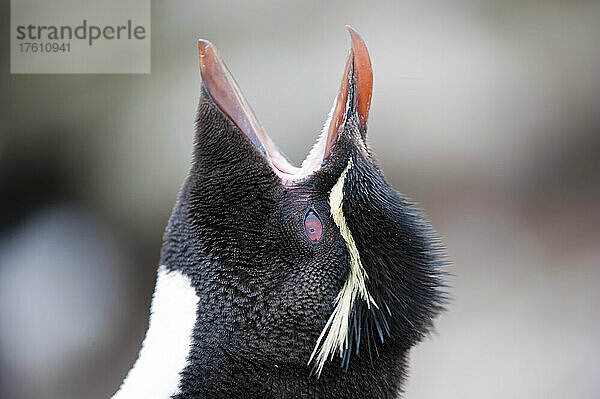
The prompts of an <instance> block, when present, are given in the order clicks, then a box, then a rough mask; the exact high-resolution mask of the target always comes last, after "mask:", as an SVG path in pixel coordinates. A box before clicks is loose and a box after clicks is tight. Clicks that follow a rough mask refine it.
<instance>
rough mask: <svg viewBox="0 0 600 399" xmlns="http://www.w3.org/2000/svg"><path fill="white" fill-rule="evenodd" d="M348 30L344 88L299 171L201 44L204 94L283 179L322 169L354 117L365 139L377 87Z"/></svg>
mask: <svg viewBox="0 0 600 399" xmlns="http://www.w3.org/2000/svg"><path fill="white" fill-rule="evenodd" d="M346 29H347V30H348V32H349V33H350V38H351V40H352V47H351V49H350V55H349V56H348V61H347V62H346V68H345V70H344V76H343V78H342V83H341V85H340V90H339V93H338V95H337V97H336V100H335V102H334V105H333V109H332V112H331V116H330V118H329V120H328V122H327V124H326V126H325V128H324V134H323V135H321V137H320V138H319V141H318V142H317V143H316V144H315V148H314V149H313V151H311V153H310V154H309V155H308V157H307V159H306V160H305V161H304V162H303V163H302V166H301V167H300V168H297V167H294V166H292V165H291V164H290V163H289V161H288V160H287V159H286V158H285V156H283V155H282V154H281V153H280V152H279V150H278V149H277V147H276V146H275V144H274V143H273V141H272V140H271V138H270V137H269V136H268V135H267V134H266V132H265V130H264V129H263V127H262V126H261V124H260V122H259V121H258V119H257V118H256V115H255V114H254V111H253V110H252V108H251V107H250V105H248V103H247V102H246V99H245V98H244V96H243V94H242V92H241V90H240V88H239V86H238V85H237V83H236V82H235V79H234V78H233V76H232V75H231V73H230V72H229V70H228V69H227V66H226V65H225V63H224V62H223V60H222V58H221V56H220V55H219V53H218V52H217V49H216V48H215V47H214V46H213V44H212V43H210V42H209V41H208V40H204V39H200V40H199V41H198V50H199V53H200V74H201V77H202V86H203V89H204V92H205V93H206V94H207V95H208V96H209V98H210V99H211V100H212V101H213V102H214V104H215V105H216V106H217V107H218V108H219V109H220V110H221V112H223V113H224V114H225V115H226V116H227V117H228V118H229V119H230V120H231V121H232V122H233V123H234V124H235V125H236V126H237V127H238V128H239V129H240V130H241V132H242V133H243V134H245V135H246V137H248V139H249V140H250V141H251V142H252V143H253V144H254V146H255V147H256V148H257V149H258V150H259V151H260V152H262V153H263V155H265V157H266V158H267V160H268V161H269V163H270V164H271V166H272V168H273V170H274V171H275V172H276V174H277V175H279V176H280V177H281V178H282V180H284V181H290V180H299V179H301V178H304V177H306V176H308V175H309V174H311V173H313V172H315V171H316V170H318V169H319V168H320V167H321V166H322V165H324V164H325V163H326V161H327V160H328V159H329V157H330V156H331V154H332V152H333V150H334V147H335V144H336V142H337V139H338V137H339V133H340V131H341V130H342V129H343V126H344V124H345V123H346V122H347V121H348V120H350V119H351V118H355V119H356V120H357V124H358V129H359V131H360V133H361V136H362V138H363V139H364V137H365V135H366V130H367V119H368V116H369V109H370V106H371V93H372V89H373V70H372V67H371V59H370V58H369V53H368V51H367V47H366V45H365V42H364V41H363V39H362V38H361V37H360V35H359V34H358V33H357V32H356V31H355V30H354V29H353V28H351V27H350V26H346Z"/></svg>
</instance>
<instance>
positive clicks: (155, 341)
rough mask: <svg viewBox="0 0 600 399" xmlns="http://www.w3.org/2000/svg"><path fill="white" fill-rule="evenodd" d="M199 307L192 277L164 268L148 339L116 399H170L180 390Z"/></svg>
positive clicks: (153, 304) (152, 310)
mask: <svg viewBox="0 0 600 399" xmlns="http://www.w3.org/2000/svg"><path fill="white" fill-rule="evenodd" d="M197 305H198V297H197V296H196V292H195V290H194V288H193V287H192V284H191V281H190V279H189V277H187V276H185V275H184V274H182V273H181V272H178V271H167V269H166V267H165V266H160V267H159V269H158V277H157V280H156V289H155V291H154V297H153V298H152V307H151V314H150V325H149V327H148V331H147V332H146V338H145V339H144V342H143V344H142V349H141V350H140V354H139V357H138V359H137V361H136V362H135V364H134V365H133V368H132V369H131V370H130V371H129V374H128V375H127V377H126V378H125V380H124V381H123V384H121V388H120V389H119V391H118V392H117V393H116V394H115V395H114V396H113V397H112V399H139V398H144V399H167V398H170V397H171V396H172V395H175V394H176V393H177V392H178V391H179V380H180V375H179V373H180V372H181V371H182V370H183V369H184V367H185V366H186V363H187V356H188V353H189V351H190V346H191V342H192V331H193V328H194V324H195V322H196V307H197Z"/></svg>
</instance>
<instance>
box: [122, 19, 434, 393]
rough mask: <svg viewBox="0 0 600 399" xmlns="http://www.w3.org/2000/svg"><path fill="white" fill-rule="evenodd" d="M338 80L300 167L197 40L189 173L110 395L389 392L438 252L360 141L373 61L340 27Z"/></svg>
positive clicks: (430, 310) (411, 341)
mask: <svg viewBox="0 0 600 399" xmlns="http://www.w3.org/2000/svg"><path fill="white" fill-rule="evenodd" d="M348 31H349V32H350V36H351V40H352V47H351V50H350V55H349V57H348V61H347V64H346V68H345V71H344V75H343V78H342V84H341V87H340V91H339V93H338V95H337V97H336V99H335V101H334V105H333V109H332V110H331V113H330V115H329V118H328V120H327V122H326V123H325V126H324V129H323V133H322V134H321V136H320V137H319V139H318V141H317V143H316V144H315V146H314V147H313V149H312V150H311V151H310V153H309V155H308V156H307V158H306V160H305V161H304V162H303V163H302V166H301V167H299V168H297V167H294V166H292V165H290V163H289V162H288V161H287V160H286V158H285V157H284V156H283V155H282V154H281V153H280V152H279V151H278V150H277V148H276V147H275V145H274V144H273V142H272V141H271V139H270V138H269V136H267V134H266V133H265V132H264V130H263V128H262V127H261V125H260V124H259V122H258V120H257V119H256V117H255V115H254V113H253V112H252V110H251V108H250V107H249V105H248V104H247V102H246V100H245V99H244V97H243V96H242V93H241V91H240V89H239V88H238V86H237V84H236V83H235V81H234V79H233V77H232V76H231V74H230V72H229V71H228V69H227V67H226V66H225V64H224V63H223V61H222V59H221V58H220V56H219V55H218V53H217V51H216V49H215V47H214V46H213V45H212V44H211V43H210V42H208V41H206V40H200V41H199V44H198V46H199V50H200V71H201V76H202V88H201V95H200V105H199V107H198V114H197V117H196V132H195V137H194V141H195V145H194V150H193V162H192V167H191V170H190V173H189V175H188V177H187V179H186V181H185V183H184V184H183V187H182V189H181V192H180V194H179V199H178V201H177V203H176V205H175V207H174V209H173V213H172V216H171V218H170V220H169V223H168V226H167V228H166V231H165V234H164V245H163V247H162V252H161V259H160V266H159V268H158V277H157V283H156V290H155V293H154V297H153V300H152V309H151V317H150V324H149V328H148V332H147V334H146V338H145V340H144V343H143V346H142V349H141V351H140V355H139V358H138V360H137V362H136V363H135V365H134V367H133V368H132V369H131V371H130V372H129V374H128V376H127V377H126V379H125V380H124V382H123V384H122V386H121V388H120V390H119V391H118V392H117V393H116V394H115V395H114V396H113V398H114V399H132V398H139V399H142V398H144V399H148V398H156V399H165V398H176V399H191V398H361V399H364V398H393V397H397V396H398V395H399V394H400V393H401V392H402V383H403V380H404V378H405V375H406V366H407V359H408V353H409V350H410V348H411V347H412V346H413V345H415V344H416V343H418V342H419V341H420V340H421V339H422V338H423V337H424V336H425V335H426V334H427V333H428V332H429V331H430V329H431V327H432V320H433V318H434V317H435V316H436V315H437V314H438V313H439V312H440V311H441V310H442V308H443V304H444V294H443V292H442V289H443V288H442V287H443V281H442V273H443V272H442V271H441V266H443V264H444V254H443V250H442V248H441V246H440V245H439V243H438V241H437V240H436V238H435V235H434V232H433V230H432V228H431V226H430V225H429V223H428V222H427V221H426V219H425V218H424V216H423V215H422V213H420V212H419V211H418V210H417V209H415V208H414V207H413V205H411V203H410V202H409V201H408V200H406V199H405V198H404V197H402V196H401V195H400V194H398V193H397V192H396V191H394V189H392V188H391V187H390V186H389V185H388V183H387V182H386V181H385V178H384V176H383V173H382V172H381V170H380V169H379V167H378V165H377V163H376V161H375V160H374V158H373V155H372V153H371V151H370V150H369V148H368V143H367V141H366V134H367V117H368V114H369V108H370V103H371V91H372V85H373V74H372V69H371V61H370V58H369V55H368V53H367V48H366V46H365V44H364V42H363V40H362V39H361V37H360V36H359V35H358V33H356V31H354V30H353V29H352V28H350V27H348Z"/></svg>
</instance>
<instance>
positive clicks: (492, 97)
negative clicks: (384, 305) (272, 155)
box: [0, 0, 600, 399]
mask: <svg viewBox="0 0 600 399" xmlns="http://www.w3.org/2000/svg"><path fill="white" fill-rule="evenodd" d="M220 3H225V2H217V1H213V2H200V1H191V0H189V1H169V2H166V1H164V2H157V1H155V2H153V3H152V73H151V74H150V75H12V76H11V75H9V59H8V48H9V31H8V29H9V28H8V26H9V24H8V18H9V5H8V1H4V2H3V3H2V5H0V7H1V18H2V20H1V22H2V23H0V29H1V30H2V31H3V34H2V36H1V37H2V40H3V41H4V48H5V51H3V52H2V53H1V55H0V57H2V63H1V64H0V68H1V72H2V73H1V75H0V83H1V85H2V90H0V93H2V94H1V97H0V99H1V102H2V103H1V105H2V106H1V108H0V109H2V110H3V112H1V113H0V126H1V135H0V179H1V180H0V190H2V193H1V195H0V201H2V207H1V208H0V209H1V215H2V219H1V222H2V223H1V224H0V227H1V230H0V379H1V381H0V387H1V388H0V396H1V397H2V398H9V399H17V398H18V399H30V398H31V399H34V398H44V399H45V398H49V399H70V398H73V399H75V398H90V399H93V398H106V397H108V396H109V395H110V394H111V393H112V392H113V391H115V390H116V389H117V387H118V385H119V383H120V381H121V379H122V377H123V376H124V375H125V373H126V371H127V370H128V368H129V367H130V365H131V363H132V362H133V360H134V359H135V356H136V354H137V350H138V348H139V345H140V342H141V339H142V337H143V334H144V331H145V328H146V321H147V311H148V306H149V301H150V295H151V293H152V289H153V284H154V278H155V270H156V262H157V260H158V253H159V249H160V242H161V234H162V230H163V228H164V226H165V223H166V221H167V218H168V216H169V214H170V210H171V207H172V205H173V203H174V200H175V198H176V195H177V192H178V189H179V186H180V184H181V182H182V181H183V179H184V177H185V174H186V172H187V169H188V166H189V159H190V153H191V144H192V133H193V128H192V126H193V120H194V113H195V108H196V105H197V100H198V93H199V84H200V81H199V74H198V55H197V49H196V40H197V39H198V38H199V37H203V38H207V39H209V40H211V41H212V42H213V43H215V45H217V47H218V48H219V50H220V52H221V54H222V56H223V57H224V58H225V60H226V62H227V63H228V65H229V68H230V69H231V71H232V72H233V74H234V75H235V77H236V79H237V81H238V82H239V84H240V86H241V87H242V90H243V91H244V93H245V95H246V97H247V99H248V101H249V103H250V104H251V105H252V106H253V107H254V109H255V111H256V113H257V115H258V117H259V119H260V120H261V121H262V123H263V125H264V126H265V128H266V130H267V131H268V132H269V134H270V135H271V137H272V138H273V139H274V141H275V142H276V143H278V144H279V146H280V147H281V148H282V150H283V151H284V152H285V153H286V154H288V155H289V156H290V158H291V159H292V161H293V162H294V163H296V164H298V163H299V162H300V161H301V160H302V159H303V158H304V156H305V154H306V152H307V151H308V149H309V148H310V146H311V145H312V143H313V142H314V140H315V137H316V136H317V134H318V132H319V130H320V128H321V126H322V123H323V121H324V119H325V117H326V114H327V112H328V111H329V108H330V104H331V101H332V99H333V97H334V95H335V94H336V91H337V88H338V85H339V81H340V78H341V75H342V72H343V67H344V62H345V58H346V54H347V49H348V47H349V38H348V35H347V33H346V32H345V30H344V25H345V24H351V25H353V26H354V27H355V28H356V29H357V30H358V31H359V32H361V34H362V35H363V36H364V38H365V40H366V42H367V45H368V46H369V49H370V52H371V57H372V60H373V66H374V72H375V82H374V95H373V106H372V112H371V116H370V121H369V138H370V141H371V146H372V148H373V149H374V151H375V152H376V153H377V155H378V158H379V160H380V162H381V164H382V166H383V169H384V171H385V172H386V175H387V178H388V180H389V181H390V182H391V183H392V184H393V185H394V186H395V187H396V188H397V189H398V190H400V191H401V192H403V193H406V194H407V195H408V196H410V197H411V198H413V199H414V200H416V201H418V202H419V203H420V204H421V205H422V206H423V207H424V208H425V209H426V210H427V212H428V214H429V216H430V218H431V220H432V221H433V223H434V225H435V227H436V228H437V230H438V231H439V233H440V235H441V237H442V239H443V241H444V242H445V243H446V245H447V246H448V248H449V254H450V257H451V258H452V260H453V261H454V265H453V266H452V267H451V268H450V271H451V272H452V273H453V274H454V277H453V278H452V279H451V284H452V286H453V288H452V295H453V297H454V301H453V304H452V305H451V308H450V311H449V312H447V313H446V314H444V315H443V316H442V317H440V318H439V319H438V321H437V332H436V334H434V335H433V336H432V337H430V338H429V339H427V340H426V341H425V342H424V343H423V344H421V345H420V346H419V347H418V348H417V349H416V350H414V351H413V354H412V357H411V370H410V379H409V382H408V384H407V387H406V388H407V394H406V396H407V397H409V398H461V399H463V398H507V397H510V398H589V399H595V398H598V397H599V396H600V378H598V376H599V375H600V366H599V365H598V355H599V354H600V353H599V352H600V343H599V339H598V338H599V333H600V317H599V316H600V309H599V306H598V304H599V299H600V292H599V290H598V287H597V285H598V282H599V281H600V280H599V279H600V268H599V261H598V259H599V258H600V246H599V245H598V242H599V238H600V230H599V228H600V218H599V210H600V186H599V177H600V162H599V160H598V149H599V148H600V114H599V112H598V110H599V107H600V73H599V71H600V40H598V38H599V37H600V3H599V2H597V1H594V2H591V1H590V2H583V1H570V2H562V1H531V0H529V1H528V0H526V1H483V2H482V1H460V2H443V1H438V2H432V1H424V2H418V3H416V2H393V3H392V2H387V3H386V2H383V3H377V4H371V3H369V2H364V1H363V2H347V1H343V2H342V1H330V2H308V1H301V2H300V1H297V2H291V1H287V2H286V1H284V2H281V1H242V2H226V4H220Z"/></svg>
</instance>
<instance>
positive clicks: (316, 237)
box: [304, 209, 323, 244]
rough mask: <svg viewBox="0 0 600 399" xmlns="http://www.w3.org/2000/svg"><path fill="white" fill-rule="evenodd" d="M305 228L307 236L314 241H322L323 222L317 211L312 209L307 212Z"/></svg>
mask: <svg viewBox="0 0 600 399" xmlns="http://www.w3.org/2000/svg"><path fill="white" fill-rule="evenodd" d="M304 230H305V231H306V236H307V237H308V239H309V240H311V241H312V242H313V243H315V244H316V243H318V242H319V241H321V237H322V236H323V223H322V222H321V219H320V218H319V215H317V213H316V212H315V211H314V210H312V209H310V210H309V211H308V212H306V216H304Z"/></svg>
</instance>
